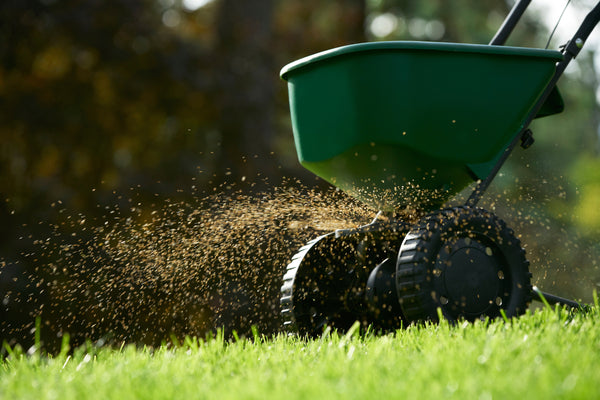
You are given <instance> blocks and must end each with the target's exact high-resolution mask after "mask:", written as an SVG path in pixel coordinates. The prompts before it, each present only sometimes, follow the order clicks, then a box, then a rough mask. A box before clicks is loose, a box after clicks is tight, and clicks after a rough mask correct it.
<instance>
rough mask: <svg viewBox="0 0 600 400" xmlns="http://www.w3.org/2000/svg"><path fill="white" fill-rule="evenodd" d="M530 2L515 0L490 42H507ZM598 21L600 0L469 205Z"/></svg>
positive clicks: (472, 203)
mask: <svg viewBox="0 0 600 400" xmlns="http://www.w3.org/2000/svg"><path fill="white" fill-rule="evenodd" d="M529 3H531V0H519V1H517V2H516V3H515V5H514V6H513V8H512V10H511V11H510V13H509V14H508V16H507V17H506V19H505V20H504V22H503V23H502V26H501V27H500V29H499V30H498V32H497V33H496V35H495V36H494V38H493V39H492V41H491V42H490V45H503V44H504V43H505V42H506V39H508V36H509V35H510V33H511V32H512V31H513V29H514V27H515V26H516V25H517V23H518V21H519V19H520V18H521V17H522V16H523V13H524V12H525V10H526V9H527V6H528V5H529ZM598 22H600V2H598V4H596V6H595V7H594V8H593V9H592V10H591V11H590V12H589V13H588V14H587V16H586V17H585V19H584V20H583V23H582V24H581V26H580V27H579V29H578V30H577V32H576V33H575V35H573V37H572V39H571V40H569V41H568V42H567V43H566V44H565V45H564V46H561V52H562V54H563V56H564V59H563V60H562V61H560V62H559V63H557V64H556V71H555V72H554V75H553V76H552V79H550V82H549V83H548V85H547V86H546V88H545V89H544V91H543V92H542V95H541V96H540V97H539V99H538V101H537V102H536V103H535V105H534V106H533V109H532V110H531V111H530V112H529V115H528V116H527V119H526V120H525V122H524V123H523V125H522V126H521V130H520V131H519V132H518V133H517V135H515V137H514V138H513V140H512V141H511V142H510V144H509V145H508V147H506V149H505V150H504V153H502V155H501V157H500V158H499V160H498V162H496V164H495V165H494V168H493V169H492V171H491V172H490V174H489V175H488V176H487V177H486V178H485V179H483V180H481V181H480V182H479V183H478V184H477V186H476V187H475V190H473V193H471V195H470V196H469V198H468V199H467V201H466V202H465V205H467V206H469V207H474V206H476V205H477V203H478V202H479V200H480V199H481V196H483V194H484V193H485V191H486V190H487V188H488V187H489V186H490V184H491V183H492V181H493V180H494V178H495V177H496V175H497V174H498V171H499V170H500V168H501V167H502V165H503V164H504V162H505V161H506V160H507V159H508V156H510V154H511V153H512V151H513V150H514V148H515V147H516V146H517V144H518V143H519V141H520V140H521V138H522V137H523V135H524V134H525V133H526V132H527V130H528V129H529V124H531V121H533V119H534V118H535V116H536V115H537V113H538V111H539V110H540V108H542V105H543V104H544V103H545V102H546V99H547V98H548V96H549V95H550V93H551V92H552V90H553V89H554V87H555V86H556V82H558V79H559V78H560V77H561V76H562V74H563V72H564V71H565V69H566V68H567V66H568V65H569V63H570V62H571V60H572V59H574V58H575V57H577V55H578V54H579V52H580V51H581V48H582V47H583V45H584V43H585V41H586V40H587V38H588V37H589V36H590V34H591V33H592V31H593V30H594V28H595V27H596V25H597V24H598Z"/></svg>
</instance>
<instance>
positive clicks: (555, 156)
mask: <svg viewBox="0 0 600 400" xmlns="http://www.w3.org/2000/svg"><path fill="white" fill-rule="evenodd" d="M557 3H558V4H557ZM565 3H566V1H565V2H562V1H557V0H552V1H543V0H533V7H532V9H531V10H530V11H528V13H527V14H526V16H525V18H524V19H523V20H522V21H521V23H520V24H519V26H518V27H517V29H516V30H515V32H514V33H513V35H512V36H511V37H510V39H509V41H508V43H507V44H508V45H515V46H524V47H542V48H543V47H545V46H546V43H547V42H548V38H549V35H550V31H551V30H552V29H553V27H554V24H555V23H556V19H557V17H558V15H559V14H560V12H561V11H562V6H564V4H565ZM591 3H593V2H591V1H583V0H580V1H572V2H571V4H570V6H569V7H570V8H569V11H568V14H566V15H568V17H566V18H565V19H564V20H563V23H562V24H561V26H560V29H558V30H557V33H556V34H555V36H554V37H553V39H552V41H550V44H549V47H550V48H554V49H556V48H558V46H559V45H561V44H564V43H565V42H566V41H567V40H568V39H569V38H570V37H569V36H568V35H569V34H572V33H573V32H574V31H575V29H576V27H577V25H576V24H577V23H578V21H577V17H579V16H580V15H581V14H582V11H581V10H584V11H585V10H587V7H589V6H590V5H591ZM557 5H558V6H559V7H557ZM511 6H512V1H497V0H480V1H476V2H474V1H467V0H454V1H446V0H429V1H419V0H328V1H318V0H112V1H110V2H107V1H102V0H84V1H81V0H3V1H2V2H0V138H1V140H0V171H1V173H0V222H1V227H0V259H1V261H0V262H1V264H0V301H1V302H2V304H1V305H0V338H2V339H3V340H7V341H9V343H16V342H27V341H28V340H30V339H31V337H32V336H33V334H34V332H35V326H34V321H35V318H36V317H39V316H41V319H42V321H43V322H42V323H45V324H46V325H47V326H48V329H46V335H47V336H48V338H54V339H47V340H48V341H51V340H60V337H61V335H62V334H63V331H68V330H69V331H71V334H72V335H73V336H76V332H74V331H77V329H79V330H84V329H85V325H83V324H79V325H78V324H77V323H76V321H75V320H76V319H86V318H88V319H94V318H96V316H95V314H94V315H91V316H90V315H88V314H90V312H91V311H90V310H87V309H86V308H85V307H84V303H79V308H80V309H79V310H78V311H77V312H75V311H73V310H72V308H75V307H77V304H78V303H77V302H76V301H74V299H79V300H81V298H78V297H68V296H67V294H66V292H68V290H66V291H65V293H63V294H62V295H61V296H63V295H64V296H65V297H64V301H63V300H61V299H63V297H60V298H57V297H56V296H55V294H53V293H56V291H54V292H53V291H51V290H50V289H49V285H50V283H48V282H49V281H51V284H53V285H57V280H60V279H63V280H64V279H68V278H67V277H66V276H68V275H69V274H77V276H78V279H79V280H81V279H83V280H85V279H86V278H85V277H86V276H92V275H93V274H92V273H91V272H90V271H91V270H85V268H84V269H82V271H84V270H85V271H86V272H85V273H81V271H80V273H77V271H74V270H73V269H74V268H79V267H81V268H83V267H82V265H83V264H81V263H71V262H69V263H68V265H66V264H67V263H66V262H65V261H64V260H65V253H68V250H69V249H70V246H71V245H74V244H77V243H84V242H85V243H89V242H90V241H91V242H93V241H94V240H96V238H97V236H98V232H99V230H98V227H102V229H106V230H109V229H110V227H111V224H113V223H114V218H113V214H114V213H115V210H120V212H123V210H127V212H129V213H130V214H135V216H136V217H137V218H138V219H139V220H144V218H148V216H147V215H148V214H149V213H150V211H152V210H156V209H157V205H160V204H164V203H165V202H168V203H170V204H173V203H177V202H183V203H185V202H189V201H191V200H190V199H192V198H197V197H198V196H203V195H205V194H206V195H207V194H211V193H219V192H220V191H223V190H226V189H229V188H230V187H231V186H232V185H234V186H235V187H236V188H239V189H240V190H242V191H247V192H258V191H261V190H265V188H267V187H276V186H278V185H280V184H282V183H281V182H282V181H283V180H284V179H288V180H287V181H286V182H287V183H285V185H290V181H289V179H290V178H293V182H300V183H302V184H303V185H306V186H308V187H312V186H314V185H318V186H319V187H320V188H323V189H324V188H326V185H325V184H324V183H323V182H322V181H318V180H316V179H315V178H314V177H313V176H311V175H310V174H309V173H307V172H305V171H304V170H303V169H302V168H301V167H300V165H299V164H298V162H297V159H296V154H295V149H294V145H293V138H292V133H291V125H290V121H289V111H288V104H287V91H286V86H285V84H284V82H282V81H281V80H280V79H279V70H280V69H281V67H282V66H283V65H285V64H287V63H288V62H291V61H293V60H295V59H298V58H300V57H303V56H306V55H309V54H311V53H315V52H318V51H321V50H326V49H328V48H331V47H336V46H341V45H345V44H350V43H356V42H362V41H374V40H432V41H449V42H464V43H487V42H488V41H489V40H490V39H491V37H492V36H493V34H494V33H495V31H496V30H497V29H498V27H499V26H500V24H501V23H502V21H503V19H504V17H505V15H506V14H507V13H508V11H509V10H510V7H511ZM565 32H566V35H565ZM599 35H600V34H599V33H598V32H597V31H596V32H594V33H593V34H592V37H591V38H590V42H591V44H590V45H589V46H588V47H586V48H585V51H584V52H582V54H581V55H580V56H579V57H578V58H577V60H576V62H574V63H573V64H572V65H570V66H569V68H568V70H567V74H566V76H564V77H563V78H562V79H561V81H560V84H559V87H560V89H561V92H562V95H563V97H564V99H565V103H566V109H565V111H564V112H563V113H562V114H559V115H557V116H553V117H549V118H547V119H540V120H537V121H536V122H535V123H534V125H533V126H532V129H533V131H534V135H535V138H536V143H535V145H534V146H533V147H532V148H530V149H528V150H526V151H524V150H522V149H520V148H518V149H517V150H516V151H515V153H514V154H513V156H511V158H510V160H509V162H508V164H507V165H506V166H505V167H504V168H503V170H502V173H501V175H500V176H499V177H498V179H497V180H496V181H495V182H494V184H493V186H492V188H491V192H490V194H489V195H488V196H486V199H485V201H484V203H483V204H482V205H483V206H485V207H487V208H490V209H493V210H494V211H495V212H496V213H497V214H499V215H500V216H501V217H503V218H505V219H506V220H507V221H508V222H509V224H511V225H512V226H513V227H514V228H515V231H516V232H517V233H518V234H519V235H520V236H521V239H522V241H523V243H524V244H525V246H526V250H527V253H528V257H529V259H530V260H531V261H532V270H533V272H534V281H535V282H536V283H537V284H539V285H540V286H541V287H543V288H544V289H545V290H547V291H551V292H553V293H557V294H560V295H563V296H567V297H574V298H577V299H582V300H584V301H590V300H591V298H592V293H593V291H594V290H595V289H597V287H598V286H599V285H600V271H599V266H598V261H599V259H600V157H599V155H600V139H599V132H600V130H599V126H600V109H599V107H598V99H599V95H598V93H599V92H598V88H599V85H598V83H599V79H600V78H599V76H598V60H597V57H596V51H597V50H598V49H599V48H598V47H597V46H596V44H595V43H598V42H600V41H599V40H598V36H599ZM598 54H600V53H598ZM490 95H491V96H493V93H491V94H490ZM265 182H268V183H265ZM132 193H133V194H132ZM132 198H133V199H134V201H133V203H134V204H133V206H132ZM457 201H458V200H457ZM183 203H182V204H183ZM185 204H189V203H185ZM366 222H368V221H366ZM88 226H91V227H94V229H91V228H86V227H88ZM176 228H177V227H175V229H176ZM50 238H52V240H51V241H53V242H54V243H58V244H59V245H60V246H62V247H61V249H62V250H61V251H49V250H47V251H46V250H45V249H46V248H45V247H44V246H41V244H43V243H45V242H48V241H50ZM65 249H66V250H65ZM98 251H99V252H101V250H98ZM80 257H83V256H81V255H80ZM99 257H106V255H101V256H99ZM93 263H94V264H95V267H94V268H100V267H101V265H100V264H99V263H98V262H97V259H94V260H93ZM47 266H51V268H50V272H48V271H47V270H46V269H44V268H45V267H47ZM284 267H285V265H283V266H278V267H277V269H276V270H277V273H279V270H281V268H284ZM87 268H91V267H87ZM57 270H58V271H59V272H58V273H57V272H56V271H57ZM44 271H46V272H44ZM60 271H62V272H60ZM88 272H89V275H86V274H87V273H88ZM115 273H118V272H115ZM60 274H62V275H60ZM59 275H60V276H62V278H57V276H59ZM59 283H60V282H59ZM97 284H98V285H101V284H102V282H97ZM277 292H278V287H276V288H275V291H274V293H275V296H277ZM115 293H118V290H117V291H116V292H115ZM87 294H89V291H88V292H85V293H84V294H82V296H83V295H87ZM53 296H55V297H53ZM116 296H118V294H116ZM275 302H277V299H275ZM269 307H271V308H276V306H273V305H270V306H269ZM49 310H50V311H49ZM67 310H70V311H68V312H67ZM271 311H272V310H271ZM71 312H72V313H74V315H73V316H72V321H71V322H70V324H71V325H65V326H61V325H60V324H59V323H52V322H47V321H51V320H52V319H53V318H54V319H55V320H56V319H59V316H60V315H62V314H68V313H71ZM272 314H273V313H272ZM275 314H276V312H274V314H273V315H275ZM104 318H106V319H110V318H111V316H110V315H108V314H106V315H104V317H103V319H104ZM273 318H275V317H273ZM74 321H75V322H74ZM148 325H150V326H151V325H152V321H147V324H146V326H145V328H144V329H146V331H147V330H148V329H151V328H148ZM275 325H276V324H274V323H273V324H270V325H269V324H267V325H265V326H266V328H265V329H264V330H266V331H268V330H269V329H274V328H273V327H274V326H275ZM103 326H104V328H102V329H105V330H110V329H112V328H113V327H112V326H111V325H110V324H109V323H106V324H105V325H103ZM209 328H210V327H207V326H205V325H202V326H200V327H199V328H198V331H199V332H198V333H199V334H202V333H203V331H204V330H207V329H209ZM121 329H124V330H127V329H129V328H127V327H126V326H125V327H123V326H121ZM165 329H167V330H168V328H165ZM167 330H165V331H164V332H163V333H164V335H163V336H160V335H158V336H152V337H151V339H148V340H147V341H148V342H156V341H160V340H162V339H164V337H165V336H167V337H168V334H169V332H167ZM139 331H140V332H142V331H143V330H142V329H141V328H140V329H139ZM185 333H186V334H188V333H190V331H189V330H188V331H185ZM104 334H105V333H104V332H102V331H101V329H99V330H98V332H97V333H95V334H94V335H95V336H94V335H91V337H92V339H94V340H97V339H98V338H99V337H104V336H102V335H104ZM89 336H90V335H88V334H87V333H86V332H80V335H79V337H80V338H81V340H83V339H84V338H86V337H89ZM57 338H58V339H57ZM129 338H130V339H131V340H136V339H139V338H144V335H143V334H142V333H140V334H139V335H138V336H129Z"/></svg>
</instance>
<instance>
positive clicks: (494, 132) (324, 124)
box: [281, 42, 563, 210]
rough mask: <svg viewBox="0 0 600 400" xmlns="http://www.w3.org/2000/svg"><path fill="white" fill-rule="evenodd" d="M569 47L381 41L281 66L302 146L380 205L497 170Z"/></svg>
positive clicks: (334, 177)
mask: <svg viewBox="0 0 600 400" xmlns="http://www.w3.org/2000/svg"><path fill="white" fill-rule="evenodd" d="M562 58H563V56H562V54H561V53H560V52H558V51H553V50H541V49H528V48H516V47H505V46H489V45H473V44H454V43H434V42H373V43H361V44H356V45H350V46H344V47H340V48H336V49H332V50H329V51H325V52H322V53H318V54H315V55H312V56H309V57H306V58H303V59H301V60H298V61H295V62H293V63H291V64H288V65H287V66H285V67H284V68H283V69H282V71H281V77H282V78H283V79H284V80H286V81H287V82H288V89H289V100H290V109H291V118H292V125H293V131H294V140H295V144H296V149H297V152H298V158H299V160H300V163H301V164H302V165H303V166H304V167H305V168H307V169H308V170H310V171H312V172H313V173H315V174H316V175H318V176H320V177H321V178H323V179H325V180H327V181H329V182H330V183H332V184H333V185H335V186H337V187H339V188H340V189H342V190H344V191H347V192H348V193H349V194H351V195H352V196H355V197H356V198H358V199H359V200H361V201H363V202H365V203H367V204H370V205H371V206H373V207H375V208H376V209H382V210H393V209H398V208H403V207H406V206H408V205H410V206H413V207H418V208H422V209H430V208H433V207H438V206H439V205H441V204H442V203H444V202H445V201H446V200H447V199H448V198H450V197H451V196H453V195H454V194H456V193H457V192H459V191H460V190H462V189H463V188H464V187H466V186H467V185H468V184H469V183H470V182H472V181H473V180H477V179H483V178H485V177H486V176H487V175H488V174H489V173H490V171H491V169H492V167H493V164H494V161H495V160H496V159H497V158H498V157H499V156H500V155H501V154H502V152H503V151H504V149H505V148H506V147H507V145H508V144H509V143H510V141H511V140H512V139H513V137H514V136H515V135H517V133H518V132H519V131H520V128H521V127H522V125H523V123H524V121H525V119H526V117H527V116H528V113H529V112H530V111H531V109H532V107H533V105H534V104H535V102H536V100H537V99H538V97H539V96H540V94H541V93H542V91H543V90H544V89H545V87H546V85H547V84H548V82H549V81H550V79H551V78H552V76H553V74H554V72H555V67H556V63H557V62H558V61H560V60H562ZM559 100H560V99H559ZM560 109H561V108H560V105H559V108H558V109H556V110H552V109H551V110H549V111H548V109H547V107H545V108H544V113H546V114H547V113H553V112H556V111H560Z"/></svg>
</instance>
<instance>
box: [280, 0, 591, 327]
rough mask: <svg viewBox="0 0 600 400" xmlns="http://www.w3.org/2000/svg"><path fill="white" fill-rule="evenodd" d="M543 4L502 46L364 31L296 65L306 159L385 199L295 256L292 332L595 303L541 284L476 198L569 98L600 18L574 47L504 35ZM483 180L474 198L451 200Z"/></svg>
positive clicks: (513, 17) (524, 0) (320, 172)
mask: <svg viewBox="0 0 600 400" xmlns="http://www.w3.org/2000/svg"><path fill="white" fill-rule="evenodd" d="M529 3H530V0H520V1H517V2H516V3H515V5H514V7H513V9H512V10H511V12H510V13H509V15H508V16H507V18H506V19H505V21H504V23H503V24H502V26H501V27H500V29H499V30H498V32H497V33H496V35H495V36H494V38H493V39H492V41H491V42H490V44H489V45H474V44H456V43H437V42H413V41H394V42H369V43H360V44H355V45H349V46H344V47H339V48H335V49H332V50H328V51H324V52H321V53H318V54H315V55H312V56H308V57H306V58H303V59H300V60H298V61H295V62H293V63H291V64H288V65H287V66H285V67H284V68H283V69H282V71H281V77H282V78H283V79H284V80H285V81H287V83H288V90H289V101H290V109H291V119H292V126H293V132H294V140H295V144H296V150H297V153H298V158H299V160H300V163H301V164H302V165H303V166H304V167H305V168H306V169H308V170H309V171H311V172H313V173H314V174H316V175H317V176H319V177H321V178H323V179H325V180H326V181H328V182H330V183H331V184H333V185H334V186H335V187H337V188H339V189H341V190H343V191H345V192H346V193H348V194H350V195H351V196H353V197H354V198H356V199H358V200H359V201H361V202H363V203H365V204H368V205H370V206H372V207H373V208H374V209H376V210H380V211H379V213H378V214H377V216H376V217H375V219H374V220H373V221H372V222H371V223H369V224H367V225H365V226H362V227H358V228H351V229H341V230H336V231H335V232H331V233H329V234H325V235H322V236H320V237H317V238H316V239H314V240H312V241H310V242H308V243H307V244H306V245H305V246H304V247H302V248H301V249H300V250H299V251H298V253H297V254H296V255H295V256H294V257H293V259H292V261H291V263H290V264H289V265H288V266H287V271H286V273H285V275H284V277H283V285H282V287H281V301H280V302H281V306H282V316H283V320H284V326H285V327H286V328H287V329H288V330H290V331H296V332H299V333H300V334H301V335H308V336H315V335H319V334H321V332H322V331H323V329H324V327H325V326H330V327H332V328H335V329H338V330H345V329H348V328H349V327H350V326H351V325H352V324H353V323H354V322H355V321H360V322H361V323H363V324H365V325H372V326H374V327H375V328H376V329H379V330H392V329H397V328H399V327H401V326H407V325H408V324H411V323H414V322H418V321H426V320H430V321H437V320H438V319H439V317H440V316H443V318H445V319H448V320H450V321H457V320H460V319H464V320H468V321H473V320H475V319H483V318H487V317H489V318H495V317H498V316H501V315H502V314H504V315H505V316H506V317H508V318H511V317H515V316H518V315H521V314H523V313H524V312H525V311H526V309H527V308H528V306H529V304H530V302H531V301H532V300H540V301H542V300H543V301H547V302H548V303H550V304H557V303H558V304H563V305H566V306H570V307H580V306H582V305H581V304H580V303H578V302H576V301H573V300H569V299H565V298H562V297H558V296H555V295H552V294H549V293H544V292H542V291H541V290H539V289H537V288H535V287H533V286H532V285H531V277H532V275H531V273H530V272H529V262H528V261H527V259H526V256H525V251H524V249H523V248H522V245H521V242H520V240H519V239H518V237H517V236H516V235H515V233H514V231H513V230H512V229H511V228H509V227H508V226H507V225H506V223H505V222H504V221H502V220H501V219H500V218H499V217H497V216H496V215H494V214H493V213H492V212H490V211H487V210H484V209H482V208H480V207H477V204H478V202H479V200H480V199H481V197H482V196H483V194H484V193H485V191H486V189H487V188H488V186H489V185H490V183H491V182H492V180H493V179H494V177H495V176H496V174H497V173H498V171H499V169H500V168H501V166H502V165H503V163H504V162H505V161H506V159H507V158H508V156H509V155H510V153H511V152H512V150H513V149H514V148H515V147H516V146H517V145H521V146H522V147H523V148H527V147H529V146H530V145H531V144H532V143H533V136H532V132H531V130H530V129H529V128H528V126H529V125H530V123H531V121H532V120H533V119H534V118H539V117H543V116H549V115H552V114H557V113H560V112H561V111H562V110H563V108H564V105H563V100H562V98H561V96H560V94H559V92H558V89H557V88H556V83H557V81H558V80H559V78H560V77H561V75H562V74H563V72H564V70H565V68H566V67H567V65H568V64H569V62H570V61H571V60H572V59H573V58H575V57H576V56H577V54H578V53H579V52H580V50H581V48H582V46H583V44H584V43H585V41H586V40H587V38H588V36H589V35H590V33H591V32H592V30H593V29H594V27H595V26H596V24H597V23H598V21H599V20H600V3H598V4H597V5H596V6H595V7H594V8H593V9H592V11H590V13H589V14H588V15H587V16H586V18H585V19H584V20H583V23H582V24H581V25H580V27H579V28H578V30H577V32H576V33H575V35H574V36H573V37H572V39H571V40H570V41H568V42H567V43H566V44H565V45H564V46H561V47H560V51H555V50H547V49H532V48H519V47H508V46H504V43H505V41H506V39H507V37H508V36H509V34H510V33H511V32H512V30H513V28H514V27H515V25H516V24H517V23H518V21H519V19H520V18H521V16H522V15H523V13H524V11H525V9H526V8H527V6H528V5H529ZM473 182H475V186H474V189H473V191H472V192H471V194H470V196H469V197H468V199H467V200H466V202H465V203H464V204H463V205H461V206H454V207H449V206H447V205H445V204H446V203H447V202H448V200H449V199H451V198H452V197H453V196H455V195H456V194H457V193H459V192H460V191H462V190H463V189H465V188H466V187H467V186H468V185H469V184H472V183H473ZM414 215H419V217H418V218H417V220H411V218H408V217H407V216H414ZM439 311H441V313H440V312H439Z"/></svg>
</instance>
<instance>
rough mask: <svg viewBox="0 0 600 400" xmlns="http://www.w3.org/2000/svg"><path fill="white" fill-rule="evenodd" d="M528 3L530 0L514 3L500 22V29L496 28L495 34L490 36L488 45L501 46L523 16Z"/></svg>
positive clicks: (520, 0)
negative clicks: (490, 39)
mask: <svg viewBox="0 0 600 400" xmlns="http://www.w3.org/2000/svg"><path fill="white" fill-rule="evenodd" d="M529 3H531V0H519V1H517V2H516V3H515V5H514V6H513V8H512V9H511V10H510V13H509V14H508V16H507V17H506V19H505V20H504V22H503V23H502V26H500V29H498V32H496V35H495V36H494V37H493V38H492V41H491V42H490V45H492V46H502V45H503V44H504V43H506V39H508V36H509V35H510V34H511V32H512V31H513V29H514V28H515V26H516V25H517V23H518V22H519V20H520V19H521V17H522V16H523V13H524V12H525V10H526V9H527V7H528V6H529Z"/></svg>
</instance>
